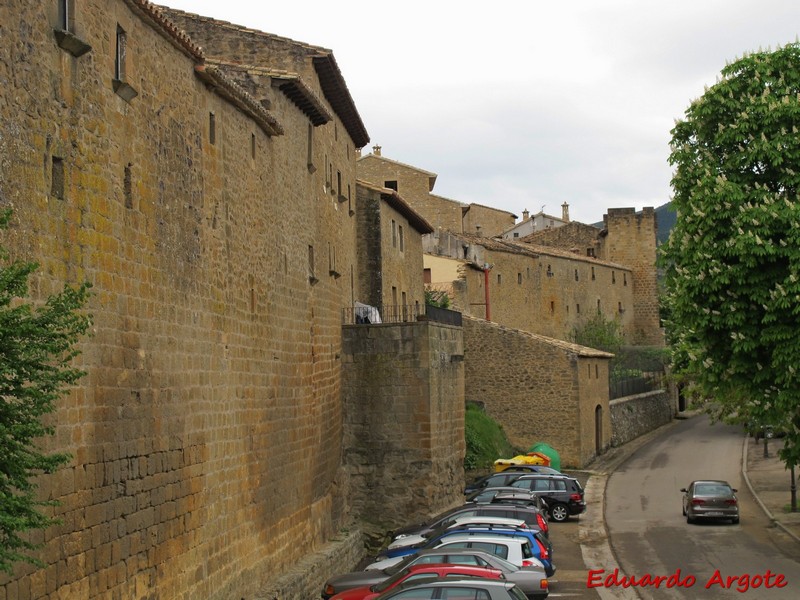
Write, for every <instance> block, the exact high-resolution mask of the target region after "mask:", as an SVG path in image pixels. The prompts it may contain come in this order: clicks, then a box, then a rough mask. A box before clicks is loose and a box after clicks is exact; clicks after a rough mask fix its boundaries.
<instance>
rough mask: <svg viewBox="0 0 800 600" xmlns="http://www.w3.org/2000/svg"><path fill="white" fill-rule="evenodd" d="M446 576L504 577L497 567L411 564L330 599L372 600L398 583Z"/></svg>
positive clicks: (409, 583)
mask: <svg viewBox="0 0 800 600" xmlns="http://www.w3.org/2000/svg"><path fill="white" fill-rule="evenodd" d="M446 577H457V578H460V579H463V578H464V577H480V578H483V579H504V577H503V572H502V571H500V570H498V569H489V568H486V567H475V566H468V565H448V564H431V565H411V566H410V567H407V568H405V569H403V570H402V571H398V572H397V573H396V574H395V575H394V576H393V577H390V578H389V579H387V580H386V581H382V582H381V583H376V584H375V585H372V586H364V587H357V588H353V589H350V590H345V591H343V592H339V593H338V594H336V595H335V596H332V597H331V599H330V600H372V599H373V598H376V597H377V596H379V595H380V594H382V593H383V592H385V591H386V590H390V589H392V588H394V587H395V586H398V585H401V584H402V585H404V586H405V585H412V582H419V583H424V582H429V581H436V580H440V579H444V578H446Z"/></svg>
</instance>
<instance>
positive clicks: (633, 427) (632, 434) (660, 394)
mask: <svg viewBox="0 0 800 600" xmlns="http://www.w3.org/2000/svg"><path fill="white" fill-rule="evenodd" d="M610 407H611V424H612V428H613V432H614V435H613V436H612V438H611V445H612V446H614V447H616V446H622V445H623V444H627V443H628V442H630V441H631V440H633V439H636V438H637V437H639V436H640V435H643V434H645V433H647V432H649V431H653V430H654V429H657V428H659V427H661V426H662V425H666V424H667V423H669V422H671V421H672V419H673V418H674V417H675V413H676V409H675V403H674V400H673V398H672V396H671V395H670V393H669V391H668V390H656V391H653V392H647V393H644V394H637V395H635V396H626V397H625V398H617V399H615V400H612V401H611V402H610Z"/></svg>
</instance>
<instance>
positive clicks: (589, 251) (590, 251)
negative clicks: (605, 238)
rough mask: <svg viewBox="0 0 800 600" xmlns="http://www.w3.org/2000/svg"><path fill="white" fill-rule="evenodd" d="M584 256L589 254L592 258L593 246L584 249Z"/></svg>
mask: <svg viewBox="0 0 800 600" xmlns="http://www.w3.org/2000/svg"><path fill="white" fill-rule="evenodd" d="M586 256H590V257H592V258H594V248H587V249H586Z"/></svg>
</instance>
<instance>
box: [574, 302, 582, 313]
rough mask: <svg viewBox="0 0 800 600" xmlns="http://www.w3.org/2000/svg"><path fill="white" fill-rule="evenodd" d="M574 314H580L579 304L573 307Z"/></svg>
mask: <svg viewBox="0 0 800 600" xmlns="http://www.w3.org/2000/svg"><path fill="white" fill-rule="evenodd" d="M575 312H576V313H578V314H581V305H580V304H576V305H575Z"/></svg>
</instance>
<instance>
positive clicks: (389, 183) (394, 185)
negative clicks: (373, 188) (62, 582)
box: [383, 181, 397, 192]
mask: <svg viewBox="0 0 800 600" xmlns="http://www.w3.org/2000/svg"><path fill="white" fill-rule="evenodd" d="M383 187H385V188H389V189H390V190H394V191H395V192H396V191H397V181H384V182H383Z"/></svg>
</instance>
